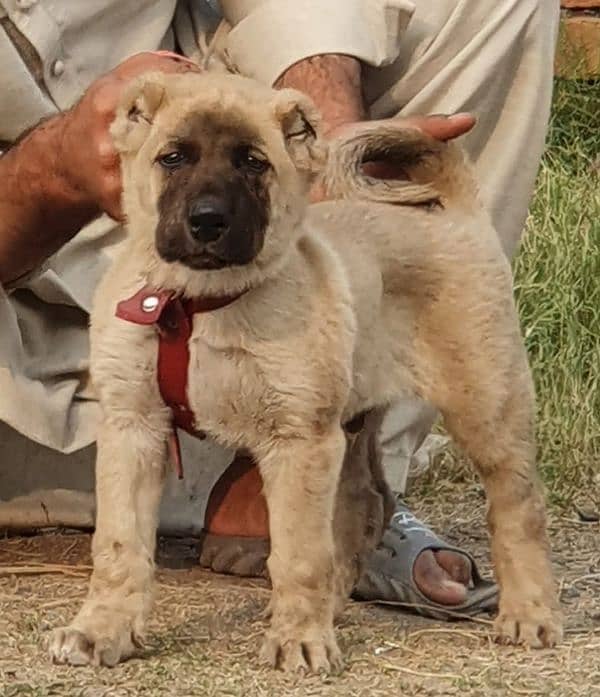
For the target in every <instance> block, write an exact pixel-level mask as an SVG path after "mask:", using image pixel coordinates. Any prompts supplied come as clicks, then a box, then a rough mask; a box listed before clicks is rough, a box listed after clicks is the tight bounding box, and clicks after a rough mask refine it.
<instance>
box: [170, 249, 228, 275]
mask: <svg viewBox="0 0 600 697" xmlns="http://www.w3.org/2000/svg"><path fill="white" fill-rule="evenodd" d="M167 261H169V260H168V259H167ZM172 261H174V260H172ZM177 261H178V262H179V263H180V264H184V265H185V266H188V267H189V268H190V269H194V270H195V271H210V270H216V269H224V268H225V267H226V266H232V263H231V262H229V261H226V260H225V259H221V257H218V256H216V255H214V254H209V253H206V252H203V253H199V254H185V255H184V256H181V257H179V258H178V259H177Z"/></svg>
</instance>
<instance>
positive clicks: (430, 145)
mask: <svg viewBox="0 0 600 697" xmlns="http://www.w3.org/2000/svg"><path fill="white" fill-rule="evenodd" d="M317 132H318V117H317V114H316V113H315V110H314V107H313V106H312V105H311V103H310V102H309V101H308V100H307V99H306V98H305V97H304V96H302V95H300V94H299V93H296V92H293V91H282V92H275V91H272V90H270V89H267V88H263V87H260V86H258V85H257V84H255V83H254V82H252V81H250V80H246V79H244V78H241V77H237V76H221V75H219V76H215V75H210V74H205V75H185V76H164V75H150V76H146V77H145V78H144V79H142V80H140V81H139V82H138V83H137V84H136V85H135V86H134V87H133V88H132V89H131V91H130V92H129V94H128V96H127V98H126V99H125V101H124V103H123V105H122V107H121V108H120V110H119V113H118V116H117V119H116V121H115V124H114V126H113V134H114V137H115V141H116V143H117V145H118V148H119V150H120V153H121V157H122V163H123V164H122V167H123V178H124V188H125V192H124V199H123V203H124V210H125V212H126V214H127V220H128V234H129V237H128V240H127V242H126V244H125V246H124V249H123V252H122V254H121V255H120V257H119V259H118V260H117V261H116V262H115V264H114V266H113V267H112V269H111V270H110V272H109V273H108V274H107V276H106V278H105V279H104V281H103V283H102V284H101V287H100V288H99V290H98V294H97V298H96V305H95V310H94V313H93V318H92V368H93V380H94V382H95V387H96V389H97V391H98V394H99V398H100V401H101V405H102V410H103V414H104V418H103V422H102V425H101V428H100V432H99V434H98V463H97V495H98V516H97V530H96V534H95V536H94V542H93V555H94V573H93V576H92V580H91V584H90V590H89V594H88V597H87V599H86V601H85V603H84V605H83V608H82V609H81V610H80V612H79V614H78V615H77V617H76V618H75V620H74V621H73V623H72V624H71V625H70V626H69V627H68V628H66V629H62V630H58V631H57V632H56V633H55V635H54V637H53V640H52V646H51V651H52V655H53V656H54V658H55V660H58V661H61V662H69V663H73V664H78V663H88V662H95V663H103V664H107V665H112V664H115V663H116V662H117V661H119V660H121V659H123V658H125V657H127V656H128V655H130V654H131V653H132V652H133V651H134V649H135V646H136V645H137V643H138V640H139V638H140V637H141V636H142V634H143V631H144V625H145V623H146V619H147V617H148V614H149V612H150V607H151V601H152V587H153V574H154V566H153V555H154V545H155V533H156V525H157V510H158V504H159V499H160V496H161V490H162V485H163V481H164V478H165V472H166V467H167V465H166V460H167V448H166V442H167V439H168V436H169V433H170V428H171V426H170V424H171V420H170V419H171V413H170V410H169V409H168V408H166V407H165V404H164V402H163V401H162V399H161V396H160V393H159V389H158V386H157V377H156V375H157V372H156V371H157V332H156V329H155V327H153V326H140V325H137V324H132V323H129V322H126V321H123V320H122V319H119V318H117V317H116V316H115V307H116V305H117V303H118V302H119V301H121V300H123V299H124V298H128V297H130V296H132V295H134V294H135V293H136V292H137V291H138V290H139V289H140V288H141V287H143V286H145V285H149V286H151V287H152V288H156V289H168V290H172V291H174V292H175V293H176V294H178V295H180V296H183V297H190V298H198V297H202V298H206V297H209V298H212V297H217V298H219V297H229V298H231V297H235V296H236V295H237V294H238V293H241V292H242V291H246V292H245V294H243V295H242V296H241V297H239V298H238V299H236V300H235V301H234V302H231V303H230V304H228V305H227V306H226V307H222V308H221V309H218V310H215V311H213V312H207V313H204V314H198V315H195V317H194V321H193V332H192V336H191V339H190V342H189V349H190V364H189V378H188V397H189V404H190V406H191V408H192V410H193V412H194V415H195V417H196V422H197V423H198V424H199V427H201V428H202V429H203V430H204V431H206V432H208V433H209V434H210V435H211V436H212V437H213V438H215V439H216V440H217V441H219V442H220V443H222V444H224V445H226V446H228V447H231V448H236V449H245V450H249V451H251V452H252V454H253V455H254V456H255V457H256V459H257V460H258V462H259V465H260V470H261V474H262V477H263V479H264V485H265V495H266V498H267V501H268V506H269V516H270V531H271V556H270V559H269V572H270V575H271V579H272V585H273V594H272V602H271V611H272V619H271V626H270V629H269V630H268V632H267V636H266V641H265V644H264V647H263V654H262V655H263V658H265V659H266V660H268V661H269V662H270V663H272V664H274V665H275V664H277V663H280V664H281V665H282V666H283V667H284V668H286V669H292V670H294V669H298V668H301V669H302V668H306V667H308V668H311V669H313V670H321V669H324V670H328V669H330V668H331V667H333V668H337V667H338V666H339V664H340V652H339V649H338V647H337V643H336V639H335V636H334V630H333V618H334V607H335V593H334V588H336V587H338V586H339V579H338V578H337V576H338V574H343V573H345V571H344V570H343V569H339V568H336V565H334V539H333V533H332V517H333V511H334V503H335V496H336V489H337V486H338V479H339V474H340V469H341V465H342V460H343V456H344V447H345V440H344V436H343V432H342V428H341V425H340V424H341V423H343V422H346V421H348V420H349V419H350V418H352V417H353V416H354V415H356V414H358V413H359V412H363V411H365V410H368V409H373V408H377V407H379V408H381V407H385V406H386V405H387V404H389V403H390V402H391V401H392V400H394V399H396V398H397V397H399V396H409V395H417V396H419V397H421V398H423V399H425V400H427V401H429V402H431V403H433V404H435V405H436V406H437V407H439V409H440V410H441V412H442V413H443V415H444V417H445V421H446V425H447V427H448V429H449V431H450V432H451V433H452V435H453V436H454V438H455V439H456V441H457V442H458V443H460V444H461V445H462V446H463V447H464V448H465V450H466V452H467V453H468V454H469V455H470V456H471V457H472V458H473V460H474V462H475V464H476V466H477V469H478V471H479V473H480V474H481V477H482V479H483V483H484V485H485V489H486V492H487V496H488V499H489V525H490V531H491V534H492V552H493V558H494V562H495V567H496V573H497V576H498V580H499V583H500V586H501V599H500V612H499V616H498V619H497V622H496V629H497V632H498V635H499V637H500V638H501V639H503V640H507V641H510V642H521V643H525V644H528V645H531V646H551V645H553V644H554V643H555V642H556V641H558V640H559V639H560V637H561V620H560V614H559V610H558V604H557V600H556V595H555V590H554V584H553V580H552V572H551V568H550V562H549V553H548V543H547V539H546V532H545V520H544V506H543V502H542V497H541V495H540V489H539V486H538V481H537V478H536V473H535V467H534V457H535V448H534V442H533V395H532V385H531V380H530V374H529V369H528V365H527V360H526V356H525V351H524V348H523V344H522V341H521V337H520V333H519V325H518V321H517V316H516V313H515V307H514V304H513V300H512V284H511V272H510V268H509V265H508V263H507V261H506V259H505V258H504V256H503V254H502V251H501V248H500V245H499V243H498V240H497V239H496V235H495V233H494V231H493V229H492V227H491V225H490V221H489V219H488V217H487V215H486V214H485V213H484V211H483V210H482V208H481V206H480V205H479V203H478V202H477V200H476V192H475V185H474V183H473V180H472V178H471V175H470V174H469V171H468V168H467V167H466V166H465V164H464V163H463V161H462V158H461V157H460V155H459V153H458V150H457V149H456V148H455V147H454V146H451V145H443V144H440V143H437V142H434V141H432V140H431V139H429V138H427V137H425V136H423V135H422V134H421V133H420V132H418V131H413V130H407V131H405V132H403V134H402V135H400V136H399V135H398V134H397V132H396V133H394V134H391V133H387V132H385V131H384V132H381V131H375V132H373V129H372V128H371V129H369V128H366V129H365V131H364V132H363V133H362V134H361V135H358V136H356V137H355V138H353V139H351V140H349V141H346V142H342V143H338V144H337V145H335V146H334V147H333V148H332V149H331V153H330V156H329V159H328V165H327V170H326V178H327V180H328V184H329V186H330V188H331V189H332V190H333V192H334V193H335V194H337V195H338V196H340V197H346V198H347V199H351V200H345V201H343V202H339V201H338V202H331V203H323V204H319V205H315V206H311V207H308V206H307V193H308V190H309V187H310V185H311V183H312V182H313V180H314V177H315V175H316V174H317V173H319V172H320V171H321V170H322V167H323V163H324V161H325V160H324V156H325V152H324V149H323V147H322V146H321V145H320V143H319V141H318V139H317V137H316V134H317ZM381 152H385V153H386V155H387V156H390V155H392V156H393V157H395V158H396V159H398V160H399V161H401V162H402V163H403V165H404V167H405V169H406V171H407V172H408V173H409V175H410V179H411V181H410V182H387V183H377V182H374V181H372V180H369V179H368V178H365V177H363V176H362V175H361V174H360V172H359V163H360V160H361V158H363V157H366V158H368V157H373V156H376V155H377V153H381ZM361 199H362V200H361ZM390 202H396V203H398V202H400V203H402V202H403V203H412V204H418V205H411V206H408V205H400V206H399V205H390ZM336 584H337V585H336Z"/></svg>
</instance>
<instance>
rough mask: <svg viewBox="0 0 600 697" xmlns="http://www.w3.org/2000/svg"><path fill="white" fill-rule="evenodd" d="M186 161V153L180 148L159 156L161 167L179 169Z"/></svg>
mask: <svg viewBox="0 0 600 697" xmlns="http://www.w3.org/2000/svg"><path fill="white" fill-rule="evenodd" d="M185 161H186V157H185V155H184V154H183V153H182V152H180V151H179V150H173V152H168V153H165V154H164V155H160V157H159V158H158V163H159V164H160V165H161V167H164V168H165V169H177V168H178V167H181V165H182V164H183V163H184V162H185Z"/></svg>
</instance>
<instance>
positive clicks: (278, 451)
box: [260, 427, 345, 671]
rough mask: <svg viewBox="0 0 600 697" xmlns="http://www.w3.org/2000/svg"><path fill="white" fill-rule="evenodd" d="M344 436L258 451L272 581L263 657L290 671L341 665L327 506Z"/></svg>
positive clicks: (330, 511)
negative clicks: (267, 514) (269, 536)
mask: <svg viewBox="0 0 600 697" xmlns="http://www.w3.org/2000/svg"><path fill="white" fill-rule="evenodd" d="M344 448H345V438H344V434H343V432H342V430H341V428H339V427H338V428H335V429H333V430H332V431H331V432H330V433H328V434H327V435H325V436H319V437H318V438H317V437H316V438H315V439H314V440H308V439H307V440H304V439H302V440H301V439H296V440H294V441H289V440H286V441H278V442H276V443H275V446H274V447H273V446H271V447H270V449H269V452H268V453H265V454H264V456H263V457H261V458H260V471H261V474H262V477H263V481H264V493H265V496H266V499H267V504H268V508H269V528H270V534H271V556H270V557H269V561H268V567H269V573H270V575H271V582H272V585H273V595H272V599H271V627H270V628H269V630H268V631H267V635H266V638H265V643H264V646H263V649H262V654H261V656H262V658H263V660H265V661H266V662H268V663H269V664H271V665H273V666H276V665H277V664H280V665H281V666H282V667H283V669H284V670H289V671H302V670H307V669H310V670H313V671H329V670H331V669H334V670H338V669H339V668H340V667H341V654H340V651H339V648H338V646H337V642H336V640H335V635H334V630H333V616H334V604H335V603H334V544H333V512H334V505H335V496H336V490H337V485H338V479H339V474H340V469H341V465H342V461H343V457H344Z"/></svg>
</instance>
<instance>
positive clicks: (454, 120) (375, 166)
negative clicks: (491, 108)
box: [310, 113, 475, 203]
mask: <svg viewBox="0 0 600 697" xmlns="http://www.w3.org/2000/svg"><path fill="white" fill-rule="evenodd" d="M378 125H379V126H385V127H386V129H390V128H397V129H398V130H403V129H405V128H416V129H419V130H420V131H422V132H423V133H426V134H427V135H429V136H431V137H432V138H435V139H436V140H440V141H446V140H452V139H453V138H458V137H459V136H461V135H463V134H464V133H467V132H468V131H470V130H471V128H473V126H474V125H475V118H474V116H472V115H471V114H467V113H463V114H452V115H449V116H446V115H440V114H435V115H431V116H407V117H396V118H391V119H381V120H379V121H356V122H352V123H344V124H341V125H339V126H336V127H334V128H332V129H329V130H328V131H326V137H327V138H330V139H335V138H343V137H349V136H352V135H357V134H359V133H360V132H361V131H363V130H370V129H372V128H373V127H376V126H378ZM362 169H363V172H364V173H365V174H368V175H369V176H371V177H374V178H375V179H406V178H407V175H406V173H405V172H404V170H403V168H402V164H401V163H398V162H393V161H391V160H377V161H373V162H366V163H365V164H364V165H363V168H362ZM310 198H311V201H312V202H313V203H318V202H319V201H324V200H326V199H327V198H328V197H327V192H326V190H325V188H324V187H323V185H322V184H321V183H320V182H317V183H316V184H315V186H314V187H313V189H312V191H311V195H310Z"/></svg>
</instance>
